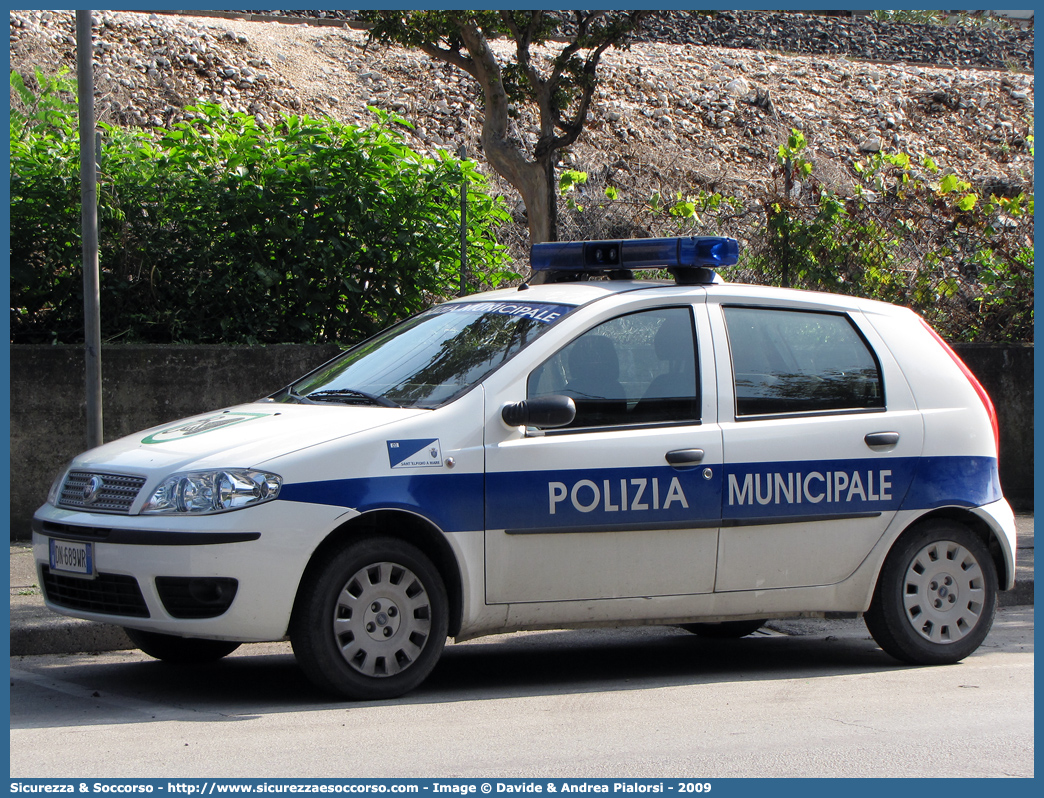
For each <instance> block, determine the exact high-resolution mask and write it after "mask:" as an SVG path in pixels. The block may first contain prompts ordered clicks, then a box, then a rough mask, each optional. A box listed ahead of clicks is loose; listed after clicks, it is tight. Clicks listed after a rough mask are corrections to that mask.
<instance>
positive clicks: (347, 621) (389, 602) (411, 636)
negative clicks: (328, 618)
mask: <svg viewBox="0 0 1044 798" xmlns="http://www.w3.org/2000/svg"><path fill="white" fill-rule="evenodd" d="M430 632H431V611H430V605H429V602H428V593H427V591H426V590H425V589H424V585H423V584H421V581H420V580H419V579H418V578H417V576H416V575H415V574H414V573H413V572H412V571H411V570H409V569H408V568H405V567H403V566H401V565H398V564H397V563H391V562H380V563H374V564H373V565H368V566H366V567H365V568H362V569H360V570H359V571H358V572H357V573H356V574H355V575H354V576H352V578H351V579H349V580H348V581H347V583H345V586H344V587H343V588H342V589H341V593H340V595H339V596H338V597H337V604H336V606H335V607H334V617H333V633H334V640H335V642H336V643H337V647H338V648H339V649H340V651H341V656H342V657H344V659H345V661H346V662H347V663H348V664H349V665H351V666H352V668H354V669H355V670H357V671H358V672H359V673H361V674H363V675H364V676H373V677H378V678H380V677H384V676H394V675H395V674H397V673H401V672H402V671H404V670H406V669H407V668H408V667H410V665H412V664H413V663H414V662H415V661H416V660H417V657H419V656H420V653H421V650H422V649H423V648H424V644H425V643H426V642H427V640H428V635H429V634H430Z"/></svg>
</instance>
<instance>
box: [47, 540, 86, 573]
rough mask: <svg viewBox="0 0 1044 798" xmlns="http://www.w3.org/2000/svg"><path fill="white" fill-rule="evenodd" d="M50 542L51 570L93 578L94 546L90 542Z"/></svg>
mask: <svg viewBox="0 0 1044 798" xmlns="http://www.w3.org/2000/svg"><path fill="white" fill-rule="evenodd" d="M50 542H51V570H52V571H58V572H59V573H63V574H77V575H78V576H87V577H93V576H94V544H93V543H91V542H90V541H84V542H80V541H74V540H55V539H54V538H51V539H50Z"/></svg>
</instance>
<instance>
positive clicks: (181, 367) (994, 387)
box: [11, 345, 1033, 540]
mask: <svg viewBox="0 0 1044 798" xmlns="http://www.w3.org/2000/svg"><path fill="white" fill-rule="evenodd" d="M956 348H957V349H958V351H959V353H960V355H961V357H963V358H964V359H965V361H966V362H967V364H968V366H969V367H970V368H971V369H972V370H973V371H974V372H975V373H976V374H977V375H978V377H979V379H980V380H981V381H982V383H983V384H984V385H985V386H986V389H987V390H988V391H989V393H990V395H991V396H992V397H993V400H994V403H995V404H996V405H997V409H998V413H999V415H1000V422H1001V434H1002V440H1001V465H1000V472H1001V482H1002V483H1003V486H1004V490H1005V493H1006V495H1007V497H1008V499H1009V500H1010V501H1012V503H1013V504H1016V505H1018V506H1020V507H1023V508H1027V507H1031V506H1032V501H1033V347H1032V346H1001V345H963V346H958V347H956ZM337 352H338V348H337V347H336V346H334V345H326V346H307V345H281V346H253V347H248V346H241V347H234V346H129V345H128V346H109V347H105V349H104V350H103V352H102V370H103V403H104V414H103V415H104V430H105V440H106V441H111V440H114V439H116V438H118V437H121V436H123V435H128V434H130V433H132V432H135V431H137V430H141V429H145V428H147V427H151V426H154V425H157V424H162V423H165V422H167V421H172V420H174V419H177V418H183V417H185V416H190V415H193V414H196V413H201V412H206V411H208V410H214V409H216V408H221V407H227V406H229V405H234V404H239V403H241V402H246V401H250V400H253V399H257V398H259V397H261V396H265V395H267V394H269V393H271V392H273V391H275V390H277V389H278V388H280V387H282V386H283V385H285V384H286V383H288V382H289V381H290V380H292V379H293V378H295V377H297V376H300V375H301V374H304V373H305V372H307V371H308V370H310V369H312V368H314V367H316V366H318V365H320V364H321V363H323V362H325V361H326V360H328V359H329V358H331V357H333V356H334V355H335V354H337ZM83 396H84V356H83V348H82V347H81V346H12V347H11V538H12V540H25V539H28V538H29V537H30V522H31V519H32V514H33V512H34V511H35V510H36V508H37V507H39V506H40V505H41V504H42V503H43V502H44V500H45V499H46V497H47V490H48V488H49V487H50V485H51V482H52V480H53V479H54V477H55V476H56V475H57V473H58V471H59V469H60V468H61V467H62V466H63V465H64V464H65V463H67V462H68V461H69V460H70V459H71V458H72V457H73V456H74V455H76V454H77V453H79V452H80V451H82V450H83V449H84V448H86V437H85V436H86V432H85V430H86V407H85V402H84V398H83Z"/></svg>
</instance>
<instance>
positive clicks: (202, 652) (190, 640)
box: [123, 628, 239, 665]
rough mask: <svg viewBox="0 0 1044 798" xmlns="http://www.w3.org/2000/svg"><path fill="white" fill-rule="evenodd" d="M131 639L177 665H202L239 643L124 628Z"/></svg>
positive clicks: (231, 650)
mask: <svg viewBox="0 0 1044 798" xmlns="http://www.w3.org/2000/svg"><path fill="white" fill-rule="evenodd" d="M123 631H124V632H126V633H127V637H129V638H130V641H131V642H132V643H133V644H134V645H136V646H137V647H138V648H140V649H141V650H142V651H144V652H145V653H146V654H148V655H149V656H150V657H153V658H154V659H158V660H162V661H163V662H169V663H172V664H175V665H201V664H203V663H206V662H214V661H215V660H219V659H221V658H222V657H225V656H228V655H229V654H231V653H232V652H233V651H235V650H236V649H237V648H239V643H236V642H235V641H232V640H204V639H202V638H198V637H178V636H177V635H165V634H162V633H161V632H145V631H142V630H141V629H126V628H125V629H124V630H123Z"/></svg>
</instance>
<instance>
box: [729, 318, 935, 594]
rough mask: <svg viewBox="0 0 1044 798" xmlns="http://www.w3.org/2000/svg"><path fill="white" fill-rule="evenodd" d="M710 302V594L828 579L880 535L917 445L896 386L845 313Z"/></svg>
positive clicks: (909, 399) (866, 328)
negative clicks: (719, 472)
mask: <svg viewBox="0 0 1044 798" xmlns="http://www.w3.org/2000/svg"><path fill="white" fill-rule="evenodd" d="M710 309H711V313H710V316H711V322H712V325H713V329H714V335H715V351H716V354H717V357H718V362H719V363H720V364H721V368H719V373H718V380H719V383H718V392H719V397H720V402H719V418H720V420H721V426H722V436H723V439H724V455H725V478H724V481H723V484H722V490H723V493H722V529H721V535H720V538H719V546H718V571H717V578H716V582H715V590H716V591H736V590H765V589H773V588H787V587H802V586H813V585H828V584H833V583H836V582H840V581H841V580H843V579H845V578H846V577H847V576H849V575H850V574H851V573H852V572H853V571H854V570H855V569H856V568H857V567H858V565H859V564H860V563H861V562H862V561H863V559H864V558H865V557H866V555H867V554H868V553H869V551H870V549H871V548H872V547H873V545H874V544H875V543H876V542H877V541H878V540H879V539H880V537H881V536H882V535H883V534H884V532H885V529H886V528H887V527H888V524H889V523H890V522H891V520H892V518H893V516H894V515H895V512H896V510H897V509H898V508H899V506H900V504H901V503H902V500H903V497H904V496H905V494H906V491H907V489H908V487H909V485H910V482H911V479H912V475H913V467H914V465H915V464H916V461H917V458H918V457H919V456H920V454H921V449H922V443H923V424H922V421H921V416H920V414H919V413H918V411H917V409H916V407H915V405H914V400H913V395H912V393H911V391H910V389H909V386H908V384H907V383H906V380H905V378H904V377H903V375H902V373H901V372H900V370H899V368H898V365H897V363H896V362H895V360H894V359H893V358H892V357H891V355H890V354H889V352H888V350H887V348H886V347H885V346H884V343H883V341H881V340H880V339H879V338H878V336H877V334H876V332H875V331H874V330H873V328H872V327H871V326H870V325H869V324H868V323H867V322H866V320H865V319H864V318H863V316H862V314H860V313H859V312H858V311H855V310H852V309H845V308H844V307H843V306H839V307H837V308H823V307H818V306H804V307H802V306H800V305H797V304H794V303H789V304H787V305H776V306H773V305H750V304H746V305H745V304H740V303H738V302H737V303H734V304H729V303H728V302H722V303H721V304H719V305H718V306H717V307H714V306H711V308H710Z"/></svg>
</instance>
